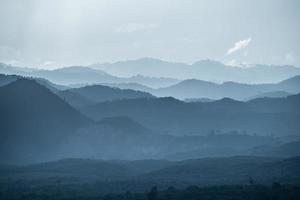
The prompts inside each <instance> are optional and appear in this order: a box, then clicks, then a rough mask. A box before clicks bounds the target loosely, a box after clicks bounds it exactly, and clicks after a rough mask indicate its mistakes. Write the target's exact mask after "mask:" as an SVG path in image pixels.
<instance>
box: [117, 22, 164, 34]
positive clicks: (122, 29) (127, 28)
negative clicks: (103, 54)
mask: <svg viewBox="0 0 300 200" xmlns="http://www.w3.org/2000/svg"><path fill="white" fill-rule="evenodd" d="M157 27H158V24H139V23H129V24H125V25H121V26H119V27H116V28H115V31H116V32H119V33H132V32H137V31H144V30H150V29H156V28H157Z"/></svg>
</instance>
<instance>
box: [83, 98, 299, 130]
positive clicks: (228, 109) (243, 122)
mask: <svg viewBox="0 0 300 200" xmlns="http://www.w3.org/2000/svg"><path fill="white" fill-rule="evenodd" d="M299 108H300V95H292V96H289V97H287V98H262V99H255V100H252V101H249V102H240V101H235V100H232V99H228V98H225V99H222V100H218V101H214V102H209V103H202V102H197V103H186V102H182V101H179V100H176V99H174V98H170V97H169V98H156V99H131V100H116V101H112V102H103V103H98V104H95V105H92V106H88V107H85V108H83V110H82V111H83V112H84V113H86V114H87V115H88V116H90V117H92V118H94V119H101V118H104V117H113V116H128V117H130V118H132V119H134V120H136V121H137V122H139V123H141V124H142V125H144V126H146V127H148V128H151V129H152V130H155V131H158V132H163V133H168V134H173V135H184V134H204V133H208V132H210V131H211V130H225V131H232V130H245V131H248V132H249V133H259V134H264V135H267V134H275V135H288V134H298V133H299V130H300V126H299V123H298V121H299V119H300V116H299ZM283 116H284V117H283Z"/></svg>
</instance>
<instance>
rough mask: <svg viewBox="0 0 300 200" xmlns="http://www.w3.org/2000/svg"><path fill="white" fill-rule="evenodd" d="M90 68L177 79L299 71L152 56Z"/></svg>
mask: <svg viewBox="0 0 300 200" xmlns="http://www.w3.org/2000/svg"><path fill="white" fill-rule="evenodd" d="M89 67H92V68H95V69H101V70H104V71H106V72H108V73H110V74H113V75H115V76H123V77H130V76H134V75H137V74H141V75H143V76H152V77H171V78H176V79H181V80H182V79H200V80H205V81H210V82H228V81H233V82H239V83H256V84H257V83H274V82H279V81H282V80H284V79H287V78H290V77H292V76H295V75H299V74H300V68H297V67H294V66H276V65H262V64H257V65H251V66H242V67H233V66H228V65H225V64H223V63H220V62H217V61H213V60H201V61H198V62H195V63H193V64H185V63H173V62H167V61H163V60H159V59H153V58H141V59H137V60H128V61H120V62H115V63H103V64H94V65H90V66H89Z"/></svg>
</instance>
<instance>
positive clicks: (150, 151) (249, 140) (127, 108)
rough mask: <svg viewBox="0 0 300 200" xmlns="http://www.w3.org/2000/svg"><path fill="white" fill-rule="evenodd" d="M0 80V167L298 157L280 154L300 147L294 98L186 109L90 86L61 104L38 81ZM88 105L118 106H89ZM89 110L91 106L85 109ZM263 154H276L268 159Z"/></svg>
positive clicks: (224, 102)
mask: <svg viewBox="0 0 300 200" xmlns="http://www.w3.org/2000/svg"><path fill="white" fill-rule="evenodd" d="M3 77H4V78H3V79H2V82H3V83H4V85H3V86H2V87H0V95H1V97H3V98H1V100H0V109H1V122H3V123H1V126H0V128H1V137H2V138H3V140H1V150H2V151H1V158H2V162H3V163H30V162H40V161H48V160H53V159H59V158H65V157H86V158H101V159H166V158H167V159H171V160H184V159H188V158H200V157H207V156H232V155H267V156H275V157H278V156H284V157H289V156H296V155H299V154H298V153H297V152H298V151H297V148H294V149H291V150H289V151H286V150H285V148H283V149H282V148H280V146H281V145H285V143H287V142H292V141H299V140H300V139H299V137H297V135H298V136H299V134H298V133H299V123H298V120H299V109H298V108H299V95H292V96H289V97H287V98H262V99H255V100H252V101H249V102H239V101H235V100H232V99H228V98H225V99H222V100H219V101H213V102H207V103H201V102H200V103H185V102H182V101H179V100H176V99H174V98H153V96H151V95H150V94H147V93H143V92H137V91H132V90H121V89H115V88H110V87H106V86H87V87H83V88H79V89H71V90H65V91H63V92H67V93H68V95H69V98H65V97H64V96H63V95H61V94H62V91H59V89H57V88H54V89H53V90H52V91H50V90H49V89H48V87H45V86H47V85H45V86H44V85H41V84H42V83H40V82H38V81H39V80H37V81H35V80H29V79H24V78H21V77H14V76H3ZM5 80H6V83H5ZM7 80H9V81H7ZM43 83H45V84H49V83H48V82H47V81H45V82H43ZM91 88H92V89H91ZM90 89H91V90H90ZM91 91H92V92H91ZM103 91H105V92H106V93H105V94H106V95H103ZM58 95H59V96H60V97H59V96H58ZM139 97H146V98H139ZM92 98H94V101H97V100H98V101H101V100H103V98H105V99H110V100H111V99H115V98H117V99H118V100H111V101H105V102H102V103H96V104H93V102H92V100H91V99H92ZM119 98H129V99H119ZM71 100H72V101H71ZM68 103H69V104H71V105H74V104H76V108H77V109H78V108H83V109H80V111H81V112H82V113H84V114H86V115H87V116H90V117H91V118H93V119H94V121H93V120H91V119H89V118H88V117H87V116H85V115H83V114H82V113H80V112H79V111H78V110H76V109H74V108H73V107H71V106H70V105H69V104H68ZM86 104H88V105H90V106H87V107H82V106H84V105H86ZM272 135H273V136H272ZM289 135H295V136H293V139H289V140H287V139H284V138H283V136H284V137H286V136H289ZM279 136H280V137H279ZM290 138H291V137H290ZM268 148H272V149H276V148H279V151H277V152H278V153H274V154H272V153H269V152H272V151H270V150H268ZM258 149H259V150H258ZM275 152H276V151H275ZM277 154H278V155H277Z"/></svg>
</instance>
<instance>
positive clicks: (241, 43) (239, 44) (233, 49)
mask: <svg viewBox="0 0 300 200" xmlns="http://www.w3.org/2000/svg"><path fill="white" fill-rule="evenodd" d="M251 40H252V39H251V37H249V38H248V39H245V40H240V41H238V42H236V43H235V44H234V46H233V47H231V48H230V49H228V51H227V55H230V54H233V53H234V52H236V51H239V50H241V49H245V48H246V47H247V46H248V45H249V44H250V42H251Z"/></svg>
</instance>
